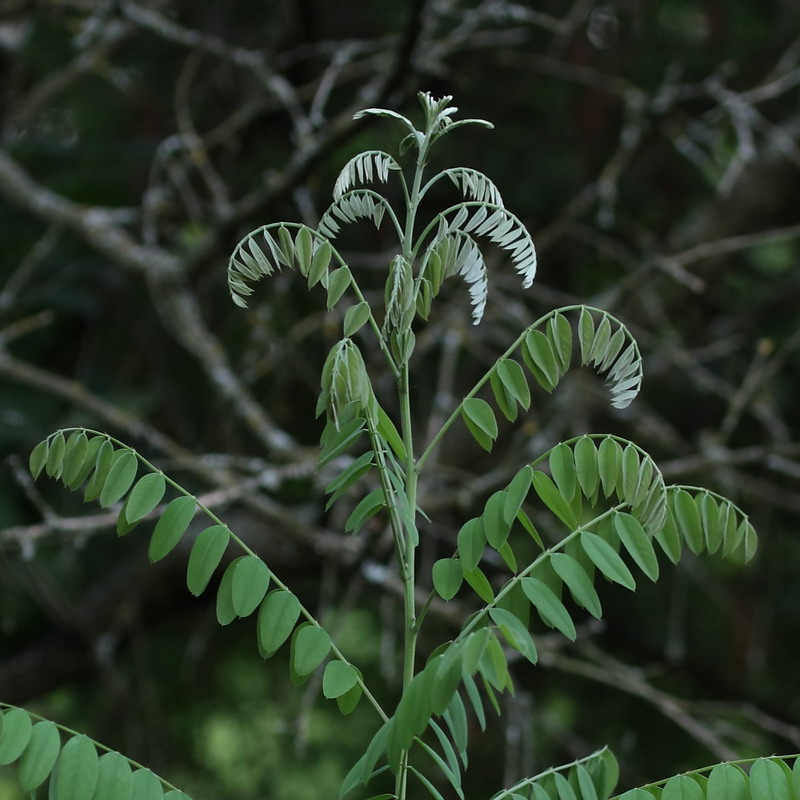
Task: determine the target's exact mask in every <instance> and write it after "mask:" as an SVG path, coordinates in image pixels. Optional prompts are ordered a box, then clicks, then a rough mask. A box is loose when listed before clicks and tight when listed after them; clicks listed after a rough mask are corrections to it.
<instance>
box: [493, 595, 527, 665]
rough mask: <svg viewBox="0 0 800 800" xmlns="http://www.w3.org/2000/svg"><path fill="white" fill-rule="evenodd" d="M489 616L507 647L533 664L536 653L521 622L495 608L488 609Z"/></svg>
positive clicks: (509, 613)
mask: <svg viewBox="0 0 800 800" xmlns="http://www.w3.org/2000/svg"><path fill="white" fill-rule="evenodd" d="M489 616H490V617H491V618H492V621H493V622H494V623H495V625H497V627H498V628H500V632H501V633H502V634H503V638H504V639H505V640H506V641H507V642H508V645H509V647H513V648H514V649H515V650H518V651H519V652H520V653H522V655H523V656H525V658H527V659H528V661H530V662H531V664H535V663H536V662H537V660H538V658H539V655H538V653H537V652H536V645H535V644H534V641H533V637H532V636H531V634H530V632H529V631H528V629H527V627H526V626H525V625H524V624H523V623H522V621H521V620H520V619H519V618H518V617H517V616H516V615H515V614H512V613H511V612H510V611H507V610H506V609H504V608H498V607H496V606H495V607H494V608H492V609H490V611H489Z"/></svg>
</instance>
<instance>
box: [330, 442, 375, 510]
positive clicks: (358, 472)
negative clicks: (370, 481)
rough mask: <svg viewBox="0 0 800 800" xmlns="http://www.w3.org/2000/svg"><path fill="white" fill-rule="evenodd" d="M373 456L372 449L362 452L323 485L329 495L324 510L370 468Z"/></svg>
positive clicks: (372, 463)
mask: <svg viewBox="0 0 800 800" xmlns="http://www.w3.org/2000/svg"><path fill="white" fill-rule="evenodd" d="M373 458H374V453H373V452H372V450H368V451H367V452H366V453H363V454H362V455H360V456H359V457H358V458H357V459H356V460H355V461H353V463H352V464H350V466H348V467H347V468H346V469H344V470H342V471H341V472H340V473H339V475H337V476H336V478H334V479H333V480H332V481H331V482H330V483H329V484H328V485H327V486H326V487H325V493H326V494H330V495H331V497H330V498H329V499H328V502H327V504H326V505H325V510H327V509H329V508H330V507H331V506H332V505H333V504H334V503H335V502H336V501H337V500H338V499H339V498H340V497H341V496H342V495H343V494H344V493H345V492H346V491H347V490H348V489H349V488H350V487H351V486H352V485H353V484H354V483H355V482H356V481H357V480H358V479H359V478H361V477H362V476H363V475H365V474H366V473H367V472H369V470H370V469H372V467H373V465H374V461H373Z"/></svg>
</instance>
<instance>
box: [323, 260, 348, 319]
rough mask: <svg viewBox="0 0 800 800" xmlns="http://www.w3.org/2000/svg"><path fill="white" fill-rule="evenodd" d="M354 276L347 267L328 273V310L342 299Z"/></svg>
mask: <svg viewBox="0 0 800 800" xmlns="http://www.w3.org/2000/svg"><path fill="white" fill-rule="evenodd" d="M351 280H352V277H351V275H350V270H349V269H348V268H347V267H339V268H338V269H335V270H334V271H333V272H331V273H330V275H328V310H329V311H330V309H332V308H333V307H334V306H335V305H336V304H337V303H338V302H339V300H341V298H342V295H343V294H344V293H345V291H347V287H348V286H349V285H350V281H351Z"/></svg>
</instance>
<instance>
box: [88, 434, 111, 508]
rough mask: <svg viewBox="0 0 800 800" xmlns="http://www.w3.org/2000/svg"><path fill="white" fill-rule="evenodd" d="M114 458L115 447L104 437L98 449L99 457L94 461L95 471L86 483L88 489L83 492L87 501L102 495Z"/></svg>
mask: <svg viewBox="0 0 800 800" xmlns="http://www.w3.org/2000/svg"><path fill="white" fill-rule="evenodd" d="M113 458H114V447H113V445H112V444H111V442H109V441H108V439H103V441H102V442H101V443H100V446H99V448H98V450H97V458H96V459H95V463H94V472H92V477H91V478H89V482H88V483H87V484H86V489H84V492H83V499H84V500H85V501H87V502H89V501H91V500H97V498H98V497H100V492H102V491H103V486H104V485H105V482H106V478H107V477H108V473H109V470H110V469H111V462H112V460H113Z"/></svg>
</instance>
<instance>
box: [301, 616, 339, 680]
mask: <svg viewBox="0 0 800 800" xmlns="http://www.w3.org/2000/svg"><path fill="white" fill-rule="evenodd" d="M330 649H331V640H330V637H329V636H328V634H327V632H326V631H324V630H323V629H322V628H320V627H318V626H316V625H312V624H311V623H310V622H309V623H305V624H303V625H301V626H300V627H299V628H298V629H297V632H296V633H295V635H294V638H293V639H292V666H293V667H294V671H295V672H296V673H297V674H298V675H300V676H301V677H305V676H306V675H310V674H311V673H312V672H313V671H314V670H315V669H316V668H317V667H318V666H319V665H320V664H321V663H322V662H323V661H324V660H325V657H326V656H327V655H328V653H329V652H330Z"/></svg>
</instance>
